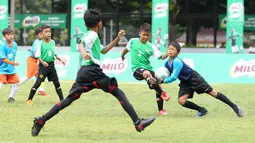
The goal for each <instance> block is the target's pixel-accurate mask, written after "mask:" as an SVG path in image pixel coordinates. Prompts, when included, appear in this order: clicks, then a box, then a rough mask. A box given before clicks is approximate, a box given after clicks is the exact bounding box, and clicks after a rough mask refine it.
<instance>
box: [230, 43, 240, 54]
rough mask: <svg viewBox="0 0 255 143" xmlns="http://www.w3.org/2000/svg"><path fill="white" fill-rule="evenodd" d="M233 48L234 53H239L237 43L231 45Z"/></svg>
mask: <svg viewBox="0 0 255 143" xmlns="http://www.w3.org/2000/svg"><path fill="white" fill-rule="evenodd" d="M231 49H232V53H238V52H239V49H238V46H237V45H235V46H231Z"/></svg>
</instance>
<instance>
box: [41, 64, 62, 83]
mask: <svg viewBox="0 0 255 143" xmlns="http://www.w3.org/2000/svg"><path fill="white" fill-rule="evenodd" d="M48 64H49V66H48V67H47V68H46V67H44V66H43V65H42V64H41V63H40V64H39V69H38V77H37V78H38V79H40V80H41V81H44V80H45V78H46V77H47V78H48V81H54V80H58V74H57V71H56V69H55V66H54V62H50V63H48Z"/></svg>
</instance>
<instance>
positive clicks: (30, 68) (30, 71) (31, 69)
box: [19, 27, 47, 96]
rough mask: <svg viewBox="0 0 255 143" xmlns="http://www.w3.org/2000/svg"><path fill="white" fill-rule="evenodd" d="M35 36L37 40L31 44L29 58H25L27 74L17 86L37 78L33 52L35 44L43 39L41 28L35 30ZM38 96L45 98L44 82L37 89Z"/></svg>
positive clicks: (36, 62)
mask: <svg viewBox="0 0 255 143" xmlns="http://www.w3.org/2000/svg"><path fill="white" fill-rule="evenodd" d="M35 34H36V37H37V39H36V40H35V41H34V42H33V45H32V47H31V49H30V50H29V54H30V56H29V57H28V58H27V74H26V76H24V77H23V78H21V80H20V83H19V86H20V85H22V84H23V83H25V82H26V81H28V80H29V79H30V78H32V77H33V76H35V77H36V76H37V74H38V61H37V59H36V58H35V51H36V47H37V44H38V43H40V41H41V39H42V38H43V33H42V29H41V27H39V28H36V29H35ZM38 94H39V95H42V96H46V95H47V93H46V92H44V82H42V84H41V86H40V88H39V92H38Z"/></svg>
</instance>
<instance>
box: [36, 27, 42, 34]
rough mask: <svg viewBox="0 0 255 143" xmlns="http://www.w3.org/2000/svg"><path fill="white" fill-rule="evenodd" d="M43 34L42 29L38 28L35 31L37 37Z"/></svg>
mask: <svg viewBox="0 0 255 143" xmlns="http://www.w3.org/2000/svg"><path fill="white" fill-rule="evenodd" d="M41 32H42V28H41V27H38V28H36V29H35V35H38V34H39V33H41Z"/></svg>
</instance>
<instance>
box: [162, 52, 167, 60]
mask: <svg viewBox="0 0 255 143" xmlns="http://www.w3.org/2000/svg"><path fill="white" fill-rule="evenodd" d="M167 57H168V54H167V52H166V53H164V54H163V55H162V56H161V58H160V59H161V60H164V59H166V58H167Z"/></svg>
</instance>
